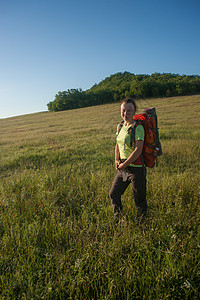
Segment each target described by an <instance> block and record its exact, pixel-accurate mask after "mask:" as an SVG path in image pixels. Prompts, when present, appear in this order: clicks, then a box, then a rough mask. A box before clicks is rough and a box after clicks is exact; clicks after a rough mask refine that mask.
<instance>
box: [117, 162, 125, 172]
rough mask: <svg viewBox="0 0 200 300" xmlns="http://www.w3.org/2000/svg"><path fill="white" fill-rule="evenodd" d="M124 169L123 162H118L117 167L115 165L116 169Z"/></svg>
mask: <svg viewBox="0 0 200 300" xmlns="http://www.w3.org/2000/svg"><path fill="white" fill-rule="evenodd" d="M125 169H126V167H125V166H124V164H123V163H119V165H118V167H117V170H118V171H123V170H125Z"/></svg>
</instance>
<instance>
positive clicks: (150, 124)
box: [118, 107, 162, 168]
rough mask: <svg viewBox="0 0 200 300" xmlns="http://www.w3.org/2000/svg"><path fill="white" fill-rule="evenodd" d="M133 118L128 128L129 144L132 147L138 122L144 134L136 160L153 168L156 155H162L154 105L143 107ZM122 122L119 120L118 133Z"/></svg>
mask: <svg viewBox="0 0 200 300" xmlns="http://www.w3.org/2000/svg"><path fill="white" fill-rule="evenodd" d="M133 119H134V120H135V124H134V125H133V126H132V127H131V128H130V131H131V145H130V146H131V147H132V141H133V140H134V141H135V129H136V127H137V126H138V125H139V124H141V125H142V126H143V127H144V131H145V135H144V146H143V150H142V157H141V158H140V157H139V158H138V162H139V161H142V162H143V164H145V166H146V167H149V168H153V167H154V165H155V162H156V159H157V157H158V156H160V155H162V147H161V143H160V141H159V131H158V124H157V114H156V109H155V107H150V108H145V109H144V110H143V113H142V114H139V115H135V116H134V117H133ZM123 123H124V121H122V122H121V124H120V126H119V128H118V133H119V131H120V129H121V127H122V126H123ZM139 164H140V163H139Z"/></svg>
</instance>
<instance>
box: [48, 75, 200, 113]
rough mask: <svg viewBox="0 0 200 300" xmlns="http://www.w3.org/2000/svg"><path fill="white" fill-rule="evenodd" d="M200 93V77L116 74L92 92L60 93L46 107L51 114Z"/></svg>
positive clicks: (70, 90)
mask: <svg viewBox="0 0 200 300" xmlns="http://www.w3.org/2000/svg"><path fill="white" fill-rule="evenodd" d="M199 93H200V76H198V75H179V74H171V73H163V74H160V73H154V74H151V75H146V74H141V75H135V74H132V73H129V72H124V73H121V72H120V73H116V74H113V75H111V76H109V77H107V78H105V79H104V80H102V81H101V82H100V83H99V84H95V85H94V86H92V87H91V88H90V89H88V90H86V91H83V90H82V89H68V90H67V91H62V92H58V94H56V96H55V99H54V101H50V102H49V103H48V104H47V107H48V110H49V111H61V110H69V109H74V108H82V107H87V106H93V105H100V104H105V103H112V102H117V101H120V100H121V99H123V98H124V97H131V98H135V99H141V98H156V97H172V96H183V95H193V94H199Z"/></svg>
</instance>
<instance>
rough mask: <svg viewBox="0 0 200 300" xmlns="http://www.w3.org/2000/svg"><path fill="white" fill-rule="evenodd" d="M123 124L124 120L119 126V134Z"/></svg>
mask: <svg viewBox="0 0 200 300" xmlns="http://www.w3.org/2000/svg"><path fill="white" fill-rule="evenodd" d="M123 124H124V121H121V123H120V124H119V126H118V134H119V132H120V130H121V129H122V126H123Z"/></svg>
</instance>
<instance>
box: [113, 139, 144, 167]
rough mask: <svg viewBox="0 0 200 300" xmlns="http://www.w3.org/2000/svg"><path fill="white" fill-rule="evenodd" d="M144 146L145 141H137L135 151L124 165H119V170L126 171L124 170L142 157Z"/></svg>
mask: <svg viewBox="0 0 200 300" xmlns="http://www.w3.org/2000/svg"><path fill="white" fill-rule="evenodd" d="M143 144H144V142H143V141H137V142H136V143H135V150H134V151H133V152H132V153H131V155H130V156H129V158H128V159H127V160H126V161H125V162H124V163H120V164H119V165H118V168H117V169H118V170H124V169H126V167H128V166H129V165H130V164H132V163H133V162H134V161H135V160H136V159H137V158H138V157H139V156H140V155H141V153H142V148H143ZM115 161H116V160H115Z"/></svg>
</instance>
